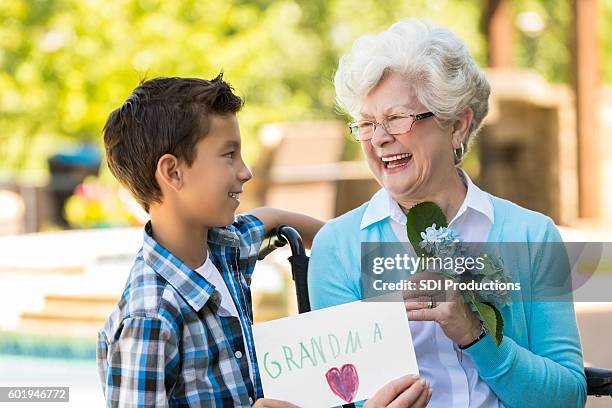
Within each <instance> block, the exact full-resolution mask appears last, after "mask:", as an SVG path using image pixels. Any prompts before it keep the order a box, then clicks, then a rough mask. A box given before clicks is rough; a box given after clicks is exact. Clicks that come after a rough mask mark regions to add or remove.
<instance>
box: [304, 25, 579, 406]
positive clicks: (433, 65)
mask: <svg viewBox="0 0 612 408" xmlns="http://www.w3.org/2000/svg"><path fill="white" fill-rule="evenodd" d="M335 87H336V93H337V101H338V103H339V105H340V106H341V107H342V108H343V109H345V110H346V112H348V113H349V114H350V115H351V116H352V117H353V118H354V122H353V123H351V125H350V129H351V133H352V135H353V137H354V138H355V139H356V140H358V141H359V143H360V144H361V147H362V149H363V152H364V155H365V157H366V160H367V163H368V166H369V168H370V170H371V172H372V174H373V175H374V177H375V178H376V180H377V181H378V183H379V184H380V185H381V186H382V188H381V189H380V190H379V191H378V192H377V193H376V194H374V196H373V197H372V198H371V199H370V201H369V202H367V203H365V204H363V205H362V206H360V207H358V208H356V209H354V210H352V211H350V212H348V213H346V214H344V215H342V216H340V217H338V218H336V219H334V220H332V221H330V222H329V223H327V224H326V225H325V227H323V229H322V230H321V231H320V232H319V234H318V235H317V237H316V239H315V242H314V244H313V248H312V254H311V261H310V267H309V291H310V296H311V304H312V307H313V308H314V309H320V308H325V307H329V306H334V305H337V304H342V303H346V302H351V301H355V300H358V299H362V293H361V287H360V277H361V270H360V244H361V242H398V241H399V242H406V241H408V239H407V233H406V226H405V225H406V216H405V214H404V211H402V209H410V208H411V207H412V206H414V205H415V204H417V203H420V202H424V201H432V202H434V203H436V204H437V205H438V206H439V207H440V208H441V209H442V211H443V213H444V215H445V216H446V219H447V220H450V222H449V223H448V225H449V227H450V228H452V229H453V230H455V231H457V232H458V233H459V234H460V235H461V237H462V238H463V240H464V241H467V242H549V241H560V236H559V233H558V231H557V229H556V227H555V225H554V224H553V222H552V221H551V219H550V218H548V217H546V216H544V215H541V214H538V213H535V212H533V211H529V210H526V209H524V208H521V207H519V206H518V205H516V204H513V203H511V202H509V201H506V200H502V199H500V198H497V197H494V196H492V195H491V194H488V193H486V192H484V191H482V190H481V189H479V188H478V187H477V186H476V185H475V184H474V183H473V182H472V181H471V180H470V178H469V177H468V175H467V174H466V173H465V172H464V171H463V170H462V169H461V168H460V164H461V162H462V160H463V159H464V157H465V155H466V154H467V153H468V151H469V146H470V141H471V140H472V139H473V137H474V135H475V134H476V133H477V131H478V130H479V128H480V127H481V125H482V121H483V119H484V117H485V116H486V114H487V111H488V98H489V92H490V87H489V84H488V82H487V79H486V78H485V76H484V74H483V72H482V71H481V70H480V69H479V68H478V66H477V65H476V64H475V62H474V60H473V59H472V57H471V56H470V54H469V52H468V50H467V49H466V46H465V44H463V42H462V41H461V40H460V39H458V38H457V37H456V36H455V35H454V34H453V33H451V32H450V31H448V30H446V29H443V28H437V27H432V26H431V25H429V24H426V23H424V22H421V21H418V20H407V21H402V22H399V23H397V24H394V25H393V26H391V27H390V28H389V29H388V30H387V31H384V32H382V33H380V34H377V35H366V36H363V37H361V38H359V39H358V40H357V41H356V42H355V43H354V45H353V48H352V50H351V51H350V53H348V54H347V55H345V56H344V57H342V59H341V60H340V65H339V67H338V71H337V73H336V76H335ZM537 256H538V255H537V254H532V255H530V257H529V256H526V257H525V258H524V259H519V260H517V261H516V262H515V263H513V268H516V269H517V270H516V271H513V272H515V273H516V274H518V275H519V276H521V277H522V278H521V279H523V280H526V281H529V280H530V279H531V277H532V276H534V275H535V274H538V273H541V272H546V267H547V266H546V265H543V264H541V263H540V262H539V259H536V257H537ZM519 296H522V295H521V294H519ZM406 310H407V313H408V319H409V324H410V330H411V333H412V338H413V343H414V348H415V352H416V356H417V361H418V365H419V370H420V374H421V377H422V378H424V379H426V380H428V381H429V383H430V384H431V388H432V390H433V395H432V397H431V402H430V406H435V407H483V406H486V407H498V406H500V407H501V406H506V407H531V406H534V407H540V408H541V407H549V406H555V407H559V406H564V407H566V406H584V404H585V401H586V381H585V377H584V372H583V362H582V352H581V348H580V340H579V335H578V330H577V327H576V321H575V314H574V309H573V304H572V303H571V302H554V303H553V302H530V301H524V302H521V301H519V302H513V303H511V304H510V305H508V306H505V307H503V308H501V314H502V316H503V317H504V321H505V322H506V324H505V325H504V330H503V339H502V341H501V344H499V346H498V345H497V344H496V343H495V341H494V339H493V337H492V336H491V335H489V334H487V333H486V331H485V330H484V329H483V326H482V324H481V323H480V320H479V319H478V317H477V316H476V315H475V313H474V312H472V310H471V308H470V307H469V306H468V305H467V304H466V303H464V302H463V301H459V302H444V303H440V304H437V305H436V304H435V303H432V302H415V301H409V302H407V303H406ZM355 318H356V319H358V318H359V317H358V316H355ZM389 363H390V364H391V363H392V362H389Z"/></svg>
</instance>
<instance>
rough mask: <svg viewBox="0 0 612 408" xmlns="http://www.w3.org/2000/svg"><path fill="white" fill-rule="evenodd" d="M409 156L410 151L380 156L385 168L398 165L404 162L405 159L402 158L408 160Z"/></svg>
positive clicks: (410, 155)
mask: <svg viewBox="0 0 612 408" xmlns="http://www.w3.org/2000/svg"><path fill="white" fill-rule="evenodd" d="M411 158H412V154H411V153H402V154H396V155H395V156H387V157H382V161H383V162H384V163H385V167H386V168H388V169H393V168H395V167H400V166H403V165H404V164H406V162H407V160H404V159H408V160H410V159H411Z"/></svg>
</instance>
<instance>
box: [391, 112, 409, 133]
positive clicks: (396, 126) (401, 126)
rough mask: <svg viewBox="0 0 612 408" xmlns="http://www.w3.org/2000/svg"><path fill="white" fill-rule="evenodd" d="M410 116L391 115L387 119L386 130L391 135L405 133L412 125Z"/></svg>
mask: <svg viewBox="0 0 612 408" xmlns="http://www.w3.org/2000/svg"><path fill="white" fill-rule="evenodd" d="M413 121H414V120H413V119H412V116H408V117H404V116H392V117H390V118H389V119H388V121H387V122H388V125H387V127H388V130H389V133H390V134H392V135H396V134H400V133H406V132H409V131H410V128H411V127H412V122H413Z"/></svg>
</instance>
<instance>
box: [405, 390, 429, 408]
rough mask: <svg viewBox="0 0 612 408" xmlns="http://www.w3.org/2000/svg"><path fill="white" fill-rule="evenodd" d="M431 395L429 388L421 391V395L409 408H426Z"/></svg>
mask: <svg viewBox="0 0 612 408" xmlns="http://www.w3.org/2000/svg"><path fill="white" fill-rule="evenodd" d="M432 393H433V390H432V389H431V388H430V387H427V388H425V389H423V392H422V393H421V395H420V396H419V398H418V399H417V400H416V401H415V402H414V403H413V404H412V405H410V408H424V407H426V406H427V404H429V401H430V400H431V395H432Z"/></svg>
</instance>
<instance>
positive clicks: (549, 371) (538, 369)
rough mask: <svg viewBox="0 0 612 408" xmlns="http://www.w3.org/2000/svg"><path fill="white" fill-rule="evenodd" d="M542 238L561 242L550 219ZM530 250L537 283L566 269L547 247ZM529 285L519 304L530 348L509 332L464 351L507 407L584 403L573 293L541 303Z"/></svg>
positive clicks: (536, 291)
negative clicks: (499, 340) (527, 297)
mask: <svg viewBox="0 0 612 408" xmlns="http://www.w3.org/2000/svg"><path fill="white" fill-rule="evenodd" d="M543 241H544V242H545V243H551V242H561V236H560V234H559V232H558V230H557V228H556V227H555V226H554V224H553V223H552V221H551V220H550V219H548V221H547V224H546V233H545V234H544V239H543ZM534 248H535V249H534V251H533V253H532V254H531V256H530V257H531V262H530V266H531V271H530V272H531V277H532V282H533V285H534V286H538V285H540V284H542V282H550V279H546V278H543V276H545V275H549V276H550V274H551V273H556V271H559V270H560V268H565V267H567V265H566V264H565V262H567V259H566V258H564V257H563V256H558V254H556V255H554V254H553V253H552V252H551V246H550V245H548V246H547V245H543V244H542V243H539V244H537V246H535V247H534ZM561 273H563V272H561ZM533 289H534V290H533V296H534V298H533V299H532V300H533V301H531V302H530V301H528V302H525V303H522V304H520V305H518V307H523V308H525V309H526V310H527V309H528V310H527V313H526V315H527V316H528V327H527V328H526V329H527V330H528V336H527V337H528V339H529V348H528V349H527V348H525V347H522V346H520V345H519V344H517V343H516V342H515V341H514V340H513V339H512V338H510V337H508V336H504V338H503V340H502V343H501V344H500V346H499V347H497V346H496V344H495V341H494V340H493V339H492V337H491V336H486V337H485V338H484V339H483V340H481V341H479V342H478V343H476V344H475V345H474V346H472V347H470V348H469V349H467V350H466V352H467V353H468V354H469V355H470V357H471V358H472V360H473V361H474V363H475V364H476V366H477V367H478V371H479V374H480V376H481V378H483V379H484V380H485V381H486V383H487V384H488V385H489V386H490V387H491V389H492V390H493V391H494V392H495V393H496V394H497V396H498V397H499V398H500V400H501V401H502V402H503V403H504V405H506V406H507V407H538V408H540V407H543V406H563V407H570V406H573V407H583V406H584V405H585V403H586V378H585V375H584V368H583V360H582V351H581V347H580V336H579V333H578V328H577V324H576V316H575V313H574V305H573V303H572V301H571V295H570V296H568V298H566V299H564V300H557V301H540V299H538V293H539V292H538V288H537V287H535V288H533ZM546 289H548V288H545V290H546ZM514 306H515V307H516V306H517V305H516V304H515V305H514Z"/></svg>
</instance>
